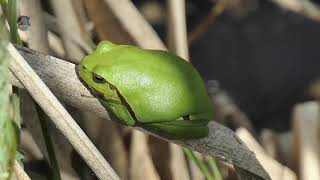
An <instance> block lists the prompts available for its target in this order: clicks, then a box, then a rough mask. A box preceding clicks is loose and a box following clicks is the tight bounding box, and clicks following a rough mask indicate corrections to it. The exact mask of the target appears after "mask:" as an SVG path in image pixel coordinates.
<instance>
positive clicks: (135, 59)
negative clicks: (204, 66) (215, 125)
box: [80, 41, 213, 139]
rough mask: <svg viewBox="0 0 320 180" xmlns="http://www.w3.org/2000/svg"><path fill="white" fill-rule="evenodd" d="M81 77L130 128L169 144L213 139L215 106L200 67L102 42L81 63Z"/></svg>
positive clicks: (168, 55) (163, 54)
mask: <svg viewBox="0 0 320 180" xmlns="http://www.w3.org/2000/svg"><path fill="white" fill-rule="evenodd" d="M80 77H81V78H82V80H83V81H84V82H85V83H86V84H87V86H89V87H90V89H91V90H92V92H93V94H95V96H96V97H97V98H98V99H99V101H100V102H101V104H102V105H103V106H104V107H105V108H106V109H107V110H108V112H111V114H112V115H115V117H117V119H118V121H120V122H122V123H124V124H126V125H128V126H139V127H142V128H144V129H147V130H149V131H151V132H153V133H155V134H158V135H160V136H163V137H166V138H169V139H193V138H202V137H206V136H207V135H208V131H209V130H208V126H207V125H208V123H209V121H210V120H211V119H212V118H213V112H212V109H213V108H212V104H211V101H210V99H209V97H208V94H207V92H206V89H205V85H204V82H203V80H202V79H201V77H200V75H199V73H198V72H197V71H196V70H195V68H194V67H193V66H192V65H191V64H189V63H187V62H186V61H185V60H183V59H182V58H180V57H178V56H176V55H174V54H171V53H169V52H166V51H160V50H145V49H141V48H138V47H135V46H129V45H116V44H113V43H111V42H109V41H102V42H100V43H99V45H98V46H97V49H96V50H95V51H94V52H93V53H92V54H90V55H88V56H86V57H85V58H84V59H83V60H82V61H81V63H80Z"/></svg>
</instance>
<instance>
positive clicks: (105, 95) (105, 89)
mask: <svg viewBox="0 0 320 180" xmlns="http://www.w3.org/2000/svg"><path fill="white" fill-rule="evenodd" d="M115 48H118V45H115V44H113V43H111V42H110V41H102V42H100V43H99V44H98V46H97V48H96V50H95V51H94V52H93V53H92V54H90V55H88V56H86V57H85V58H84V59H83V60H82V61H81V62H80V66H79V75H80V77H81V79H82V80H83V81H84V82H85V84H86V85H87V86H88V87H89V88H90V89H91V90H92V93H93V94H94V95H95V96H96V97H97V98H98V99H99V100H100V101H108V102H112V101H114V103H117V102H118V103H121V102H120V100H119V98H118V96H117V90H116V88H115V86H114V85H112V84H110V82H109V81H108V77H107V76H106V73H105V69H107V67H106V66H107V65H106V64H105V63H103V62H104V61H105V60H106V59H104V57H105V56H104V54H106V53H109V52H110V51H112V50H114V49H115Z"/></svg>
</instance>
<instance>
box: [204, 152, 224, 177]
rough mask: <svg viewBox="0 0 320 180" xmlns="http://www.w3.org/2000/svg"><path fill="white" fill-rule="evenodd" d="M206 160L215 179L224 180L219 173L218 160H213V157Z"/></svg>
mask: <svg viewBox="0 0 320 180" xmlns="http://www.w3.org/2000/svg"><path fill="white" fill-rule="evenodd" d="M206 159H207V162H208V164H209V167H210V169H211V170H212V172H213V176H214V179H215V180H223V178H222V175H221V173H220V171H219V168H218V165H217V162H216V160H215V159H214V158H212V157H208V158H206Z"/></svg>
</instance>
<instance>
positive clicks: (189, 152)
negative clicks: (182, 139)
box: [183, 148, 215, 180]
mask: <svg viewBox="0 0 320 180" xmlns="http://www.w3.org/2000/svg"><path fill="white" fill-rule="evenodd" d="M183 151H184V152H185V154H186V155H187V157H188V158H190V159H191V160H192V161H193V162H194V163H195V164H196V165H197V166H198V167H199V169H200V170H201V172H202V173H203V174H204V176H205V177H206V178H207V180H215V179H214V177H213V176H212V174H211V173H210V170H209V169H208V167H207V165H206V164H205V163H204V162H203V161H201V160H199V159H198V158H197V157H196V155H195V154H194V152H193V151H192V150H190V149H188V148H183Z"/></svg>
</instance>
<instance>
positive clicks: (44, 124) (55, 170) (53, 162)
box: [36, 104, 61, 180]
mask: <svg viewBox="0 0 320 180" xmlns="http://www.w3.org/2000/svg"><path fill="white" fill-rule="evenodd" d="M36 109H37V112H38V116H39V120H40V125H41V129H42V133H43V138H44V140H45V143H46V148H47V152H48V156H49V161H50V166H51V173H52V176H51V179H52V180H61V176H60V170H59V166H58V161H57V159H56V155H55V152H54V148H53V143H52V139H51V137H50V133H49V130H48V121H49V117H48V116H47V114H46V113H45V112H44V111H43V110H42V109H41V107H40V106H39V105H38V104H36Z"/></svg>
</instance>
